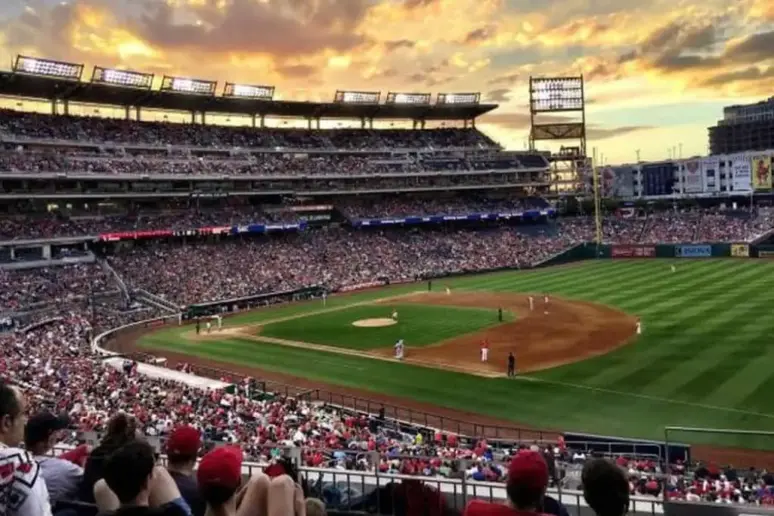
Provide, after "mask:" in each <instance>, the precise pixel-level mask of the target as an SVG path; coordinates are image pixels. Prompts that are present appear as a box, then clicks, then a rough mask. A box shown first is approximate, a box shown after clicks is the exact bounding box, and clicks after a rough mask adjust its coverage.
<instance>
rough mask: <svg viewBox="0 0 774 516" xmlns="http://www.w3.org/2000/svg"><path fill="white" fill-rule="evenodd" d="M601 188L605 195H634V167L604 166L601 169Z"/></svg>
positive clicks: (602, 193)
mask: <svg viewBox="0 0 774 516" xmlns="http://www.w3.org/2000/svg"><path fill="white" fill-rule="evenodd" d="M599 188H600V193H601V195H602V196H603V197H633V196H634V167H631V166H628V165H623V166H619V167H602V168H600V169H599Z"/></svg>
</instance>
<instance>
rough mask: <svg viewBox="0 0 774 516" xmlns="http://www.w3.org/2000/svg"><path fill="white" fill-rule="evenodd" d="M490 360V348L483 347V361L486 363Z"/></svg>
mask: <svg viewBox="0 0 774 516" xmlns="http://www.w3.org/2000/svg"><path fill="white" fill-rule="evenodd" d="M487 360H489V346H488V345H486V346H481V361H482V362H486V361H487Z"/></svg>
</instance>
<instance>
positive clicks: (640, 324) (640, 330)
mask: <svg viewBox="0 0 774 516" xmlns="http://www.w3.org/2000/svg"><path fill="white" fill-rule="evenodd" d="M637 335H642V322H641V321H640V320H639V319H637Z"/></svg>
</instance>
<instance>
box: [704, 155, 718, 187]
mask: <svg viewBox="0 0 774 516" xmlns="http://www.w3.org/2000/svg"><path fill="white" fill-rule="evenodd" d="M701 180H702V181H703V182H704V189H703V191H705V192H717V191H719V190H720V161H718V160H717V159H712V158H707V159H703V160H701Z"/></svg>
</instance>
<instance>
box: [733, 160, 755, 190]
mask: <svg viewBox="0 0 774 516" xmlns="http://www.w3.org/2000/svg"><path fill="white" fill-rule="evenodd" d="M731 173H732V174H733V180H732V182H731V186H732V187H733V190H734V191H735V192H749V191H750V190H752V163H751V162H750V160H749V159H746V158H741V159H735V160H734V161H733V162H732V163H731Z"/></svg>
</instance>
